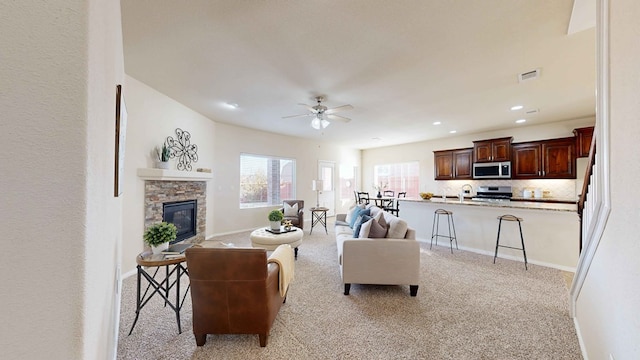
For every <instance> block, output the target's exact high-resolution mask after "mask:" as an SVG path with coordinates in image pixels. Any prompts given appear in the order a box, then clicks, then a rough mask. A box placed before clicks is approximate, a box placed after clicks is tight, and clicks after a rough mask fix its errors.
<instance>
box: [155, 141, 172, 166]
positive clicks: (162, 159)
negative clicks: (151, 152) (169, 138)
mask: <svg viewBox="0 0 640 360" xmlns="http://www.w3.org/2000/svg"><path fill="white" fill-rule="evenodd" d="M156 157H157V160H158V161H156V167H157V168H158V169H168V168H169V148H168V147H167V144H162V148H160V147H158V146H156Z"/></svg>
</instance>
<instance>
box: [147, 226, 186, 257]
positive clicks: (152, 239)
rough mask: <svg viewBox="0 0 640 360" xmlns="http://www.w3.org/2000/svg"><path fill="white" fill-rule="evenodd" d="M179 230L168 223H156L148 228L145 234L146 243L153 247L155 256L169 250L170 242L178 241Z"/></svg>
mask: <svg viewBox="0 0 640 360" xmlns="http://www.w3.org/2000/svg"><path fill="white" fill-rule="evenodd" d="M177 234H178V229H177V228H176V226H175V225H173V224H172V223H168V222H164V221H163V222H161V223H156V224H153V225H151V226H149V227H148V228H147V230H145V232H144V242H145V243H146V244H147V245H149V246H151V251H152V252H153V253H154V254H159V253H161V252H162V251H163V250H166V249H168V248H169V242H170V241H173V240H175V239H176V235H177Z"/></svg>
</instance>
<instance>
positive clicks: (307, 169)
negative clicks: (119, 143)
mask: <svg viewBox="0 0 640 360" xmlns="http://www.w3.org/2000/svg"><path fill="white" fill-rule="evenodd" d="M125 97H126V101H127V110H128V113H129V124H128V128H127V150H126V162H125V184H124V195H123V199H124V202H123V211H122V217H123V250H122V268H123V272H125V273H127V274H128V275H130V274H132V273H133V271H134V269H135V266H136V263H135V258H136V255H138V254H139V253H140V252H141V251H142V250H143V249H144V244H143V242H142V234H143V232H144V181H143V180H141V179H139V178H138V177H137V175H136V171H137V169H138V168H145V167H153V158H152V157H151V155H150V154H151V150H152V149H153V148H154V146H156V145H159V144H162V142H163V141H164V139H166V137H167V136H173V137H175V133H174V131H175V128H176V127H180V128H181V129H183V130H187V131H189V132H191V135H192V138H191V139H192V143H194V144H197V145H198V157H199V160H198V162H197V163H193V164H192V165H193V167H194V169H195V168H197V167H204V168H211V169H212V170H213V180H211V181H209V182H207V228H206V237H207V238H210V237H212V236H214V235H215V234H224V233H229V232H237V231H241V230H247V229H253V228H256V227H259V226H264V225H266V223H267V219H266V216H267V212H268V211H267V209H265V208H257V209H240V191H239V189H238V186H239V184H240V153H252V154H261V155H274V156H282V157H288V158H294V159H296V169H297V171H296V172H297V178H296V189H297V198H299V199H303V200H305V208H306V209H307V210H308V209H309V208H310V207H311V206H312V205H314V204H315V201H316V193H315V192H313V191H312V190H311V181H312V180H313V179H315V178H316V176H317V173H318V160H328V161H334V162H336V165H339V164H341V163H343V164H351V165H354V166H359V165H360V151H359V150H354V149H348V148H343V147H337V146H333V145H328V144H324V143H318V142H313V141H309V140H307V139H300V138H294V137H290V136H283V135H277V134H272V133H267V132H263V131H256V130H251V129H247V128H242V127H237V126H233V125H226V124H222V123H216V122H214V121H212V120H211V119H209V118H206V117H204V116H203V115H201V114H199V113H197V112H195V111H193V110H191V109H189V108H187V107H186V106H184V105H182V104H180V103H178V102H177V101H175V100H173V99H171V98H169V97H167V96H166V95H164V94H162V93H160V92H158V91H156V90H155V89H153V88H151V87H149V86H147V85H145V84H143V83H142V82H140V81H138V80H136V79H134V78H132V77H131V76H127V77H126V83H125ZM171 166H172V168H174V169H175V164H174V163H173V161H172V164H171ZM273 208H275V207H273ZM270 209H272V208H269V210H270ZM345 210H346V208H345V207H344V205H343V206H342V207H341V208H339V209H337V211H343V212H344V211H345ZM305 217H306V219H307V220H309V219H310V215H309V213H308V212H307V213H306V214H305Z"/></svg>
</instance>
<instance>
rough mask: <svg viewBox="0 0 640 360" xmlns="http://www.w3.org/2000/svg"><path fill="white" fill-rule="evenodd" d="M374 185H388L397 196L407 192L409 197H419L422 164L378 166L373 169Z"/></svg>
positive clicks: (388, 188)
mask: <svg viewBox="0 0 640 360" xmlns="http://www.w3.org/2000/svg"><path fill="white" fill-rule="evenodd" d="M373 182H374V185H378V184H383V185H387V187H386V190H393V191H395V192H396V195H397V194H398V193H399V192H402V191H406V192H407V196H409V197H411V196H418V193H419V192H420V190H419V189H420V164H419V163H418V162H417V161H411V162H406V163H397V164H387V165H376V166H374V167H373Z"/></svg>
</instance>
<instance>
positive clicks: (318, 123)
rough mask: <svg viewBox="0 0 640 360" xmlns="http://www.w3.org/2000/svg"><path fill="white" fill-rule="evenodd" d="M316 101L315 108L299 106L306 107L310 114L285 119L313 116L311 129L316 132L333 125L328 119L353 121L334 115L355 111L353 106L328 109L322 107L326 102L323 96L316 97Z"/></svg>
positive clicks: (347, 105)
mask: <svg viewBox="0 0 640 360" xmlns="http://www.w3.org/2000/svg"><path fill="white" fill-rule="evenodd" d="M315 99H316V102H317V105H315V106H309V105H306V104H299V105H302V106H304V107H306V108H307V109H308V110H309V113H307V114H300V115H290V116H284V117H283V119H290V118H296V117H307V116H313V119H311V127H312V128H314V129H316V130H320V129H324V128H326V127H327V126H329V125H330V124H331V122H329V120H327V119H331V120H338V121H342V122H349V121H351V119H349V118H346V117H344V116H340V115H334V113H336V112H338V111H343V110H351V109H353V106H351V105H349V104H346V105H341V106H337V107H334V108H327V107H326V106H324V105H322V101H324V97H323V96H316V98H315Z"/></svg>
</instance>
